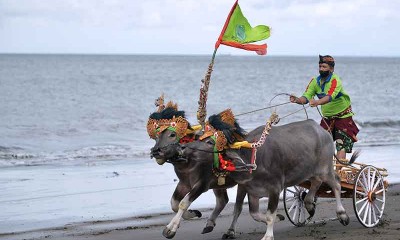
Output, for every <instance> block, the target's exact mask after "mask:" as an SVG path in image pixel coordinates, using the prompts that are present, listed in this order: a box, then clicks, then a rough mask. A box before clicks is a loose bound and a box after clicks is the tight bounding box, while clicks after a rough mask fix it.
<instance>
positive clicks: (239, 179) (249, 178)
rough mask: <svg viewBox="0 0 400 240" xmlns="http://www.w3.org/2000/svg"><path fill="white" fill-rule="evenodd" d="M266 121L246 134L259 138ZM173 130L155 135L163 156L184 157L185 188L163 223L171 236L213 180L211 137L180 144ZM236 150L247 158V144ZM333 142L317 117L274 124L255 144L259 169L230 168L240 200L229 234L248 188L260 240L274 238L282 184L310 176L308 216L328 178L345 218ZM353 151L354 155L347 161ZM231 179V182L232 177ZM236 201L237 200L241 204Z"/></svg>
mask: <svg viewBox="0 0 400 240" xmlns="http://www.w3.org/2000/svg"><path fill="white" fill-rule="evenodd" d="M263 129H264V126H260V127H258V128H257V129H255V130H253V131H252V132H250V133H249V134H248V135H247V137H246V140H247V141H249V142H250V141H253V140H254V139H259V138H260V136H261V134H262V132H263ZM172 138H173V136H172V135H171V132H168V131H165V132H163V133H162V134H161V135H160V137H159V140H158V143H157V144H158V145H159V146H165V149H164V150H163V151H162V152H163V154H164V155H165V157H167V156H168V157H167V158H175V157H176V156H181V157H182V158H185V159H187V163H185V164H187V165H186V169H187V170H188V175H187V177H188V184H190V190H189V193H188V194H187V195H186V196H185V197H184V198H183V199H182V200H181V201H180V203H179V210H178V212H177V214H176V216H175V217H174V218H173V219H172V220H171V222H170V223H169V224H168V225H167V226H166V228H165V229H164V231H163V235H164V236H165V237H167V238H172V237H174V235H175V234H176V231H177V229H178V227H179V224H180V221H181V217H182V216H183V215H184V213H185V212H186V210H187V209H188V208H189V206H190V204H191V203H192V202H193V201H194V200H196V199H197V198H198V197H199V196H200V195H201V194H202V193H203V192H206V191H207V190H208V189H210V188H212V187H213V186H215V185H216V177H215V176H214V175H213V164H212V163H213V154H214V153H213V149H214V146H213V143H211V144H210V141H206V142H200V141H195V142H192V143H188V144H186V145H184V146H182V147H180V146H179V145H173V144H170V143H171V139H172ZM239 155H240V156H241V158H242V159H243V160H245V162H247V163H250V160H251V150H250V149H242V150H240V151H239ZM333 156H334V143H333V141H332V137H331V135H330V134H329V133H328V132H327V131H325V130H324V129H323V128H321V127H320V126H319V125H318V124H317V123H316V122H315V121H313V120H306V121H301V122H295V123H291V124H287V125H283V126H278V127H273V128H272V129H271V130H270V134H269V136H268V138H267V140H266V141H265V143H264V144H263V145H262V146H261V147H259V148H258V150H257V154H256V164H257V169H256V170H255V171H253V172H252V173H249V172H232V173H230V174H229V179H227V180H229V181H228V182H227V185H234V184H235V182H236V183H238V184H239V185H238V197H237V199H238V202H237V203H236V206H235V214H234V217H235V219H234V222H233V223H232V226H231V229H230V230H229V231H228V234H232V231H233V232H234V225H235V222H236V218H237V216H238V215H239V214H240V210H241V204H242V203H243V198H244V197H245V195H246V193H247V194H248V198H249V209H250V214H251V216H252V217H253V218H254V220H256V221H260V222H264V223H266V224H267V231H266V233H265V235H264V237H263V238H262V240H267V239H273V224H274V222H275V219H276V216H277V213H276V210H277V206H278V202H279V195H280V193H281V191H282V190H283V189H284V188H285V187H289V186H294V185H298V184H300V183H303V182H305V181H310V183H311V187H310V191H309V192H308V194H307V196H306V197H305V200H304V201H305V207H306V209H307V211H308V212H309V214H310V218H311V217H312V216H313V215H314V212H315V203H314V196H315V193H316V191H317V190H318V188H319V186H320V185H321V184H322V183H323V182H324V183H326V184H328V185H329V186H330V187H331V188H332V190H333V192H334V195H335V198H336V204H337V209H336V213H337V216H338V218H339V220H340V222H341V223H342V224H343V225H347V224H348V223H349V217H348V215H347V214H346V211H345V209H344V208H343V205H342V203H341V199H340V191H341V186H340V181H339V179H338V177H337V175H336V173H335V171H334V168H333V161H332V159H333ZM356 157H357V154H354V155H353V156H352V159H351V161H354V159H355V158H356ZM232 180H233V181H234V182H231V181H232ZM262 197H268V198H269V202H268V210H267V213H266V214H262V213H261V212H259V199H260V198H262ZM239 205H240V206H239Z"/></svg>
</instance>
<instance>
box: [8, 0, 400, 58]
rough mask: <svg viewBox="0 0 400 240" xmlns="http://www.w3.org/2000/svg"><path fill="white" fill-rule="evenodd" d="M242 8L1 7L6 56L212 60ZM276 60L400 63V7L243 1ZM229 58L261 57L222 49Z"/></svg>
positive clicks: (192, 3)
mask: <svg viewBox="0 0 400 240" xmlns="http://www.w3.org/2000/svg"><path fill="white" fill-rule="evenodd" d="M233 3H234V0H0V52H1V53H96V54H101V53H106V54H112V53H118V54H212V52H213V50H214V43H215V41H216V40H217V38H218V36H219V34H220V31H221V28H222V26H223V24H224V22H225V19H226V17H227V15H228V12H229V10H230V8H231V7H232V5H233ZM239 4H240V6H241V8H242V12H243V14H244V15H245V16H246V17H247V19H248V20H249V22H250V24H251V25H252V26H256V25H259V24H265V25H269V26H270V27H271V28H272V33H271V37H270V38H269V39H267V40H265V41H264V42H266V43H267V44H268V54H269V55H317V54H319V53H320V54H332V55H335V56H338V55H344V56H354V55H357V56H400V47H399V42H400V14H399V10H400V0H326V1H316V0H303V1H301V0H297V1H296V0H241V1H239ZM218 51H219V52H220V53H226V54H254V53H249V52H247V51H245V50H236V49H234V48H230V47H226V46H221V47H220V48H219V50H218Z"/></svg>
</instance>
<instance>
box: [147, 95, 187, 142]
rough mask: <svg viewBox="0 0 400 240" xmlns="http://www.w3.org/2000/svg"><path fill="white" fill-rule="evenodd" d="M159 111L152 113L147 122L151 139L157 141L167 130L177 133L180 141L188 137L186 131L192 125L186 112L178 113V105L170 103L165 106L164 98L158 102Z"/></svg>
mask: <svg viewBox="0 0 400 240" xmlns="http://www.w3.org/2000/svg"><path fill="white" fill-rule="evenodd" d="M155 104H156V106H157V107H158V111H156V112H154V113H152V114H151V115H150V117H149V120H148V121H147V133H148V134H149V136H150V138H152V139H156V137H157V134H160V133H162V132H163V131H165V130H166V129H169V130H171V131H174V132H176V135H177V137H178V139H181V138H182V137H184V136H185V135H186V130H187V129H188V128H189V129H190V124H189V122H188V121H187V120H186V118H185V112H184V111H178V105H177V104H174V103H173V102H171V101H170V102H168V103H167V105H166V106H165V105H164V96H163V95H162V96H161V97H160V98H158V99H157V100H156V103H155Z"/></svg>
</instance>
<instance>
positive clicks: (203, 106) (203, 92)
mask: <svg viewBox="0 0 400 240" xmlns="http://www.w3.org/2000/svg"><path fill="white" fill-rule="evenodd" d="M216 53H217V48H216V49H215V50H214V54H213V56H212V58H211V62H210V64H209V65H208V69H207V72H206V75H205V76H204V78H203V79H202V80H201V87H200V99H199V109H198V110H197V120H198V121H199V124H200V125H201V128H202V129H204V124H205V120H206V116H207V96H208V86H209V85H210V80H211V73H212V71H213V66H214V59H215V54H216Z"/></svg>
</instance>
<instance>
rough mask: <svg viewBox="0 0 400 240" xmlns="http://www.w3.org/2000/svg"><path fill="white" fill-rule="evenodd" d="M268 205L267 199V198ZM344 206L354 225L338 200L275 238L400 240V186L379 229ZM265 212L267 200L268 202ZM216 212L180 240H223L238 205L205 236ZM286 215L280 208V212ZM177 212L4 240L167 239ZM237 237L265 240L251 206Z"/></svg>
mask: <svg viewBox="0 0 400 240" xmlns="http://www.w3.org/2000/svg"><path fill="white" fill-rule="evenodd" d="M262 201H264V200H262ZM343 203H344V206H345V208H346V210H347V213H348V214H349V216H350V224H349V225H348V226H342V225H341V224H340V223H339V221H337V220H334V218H335V216H336V214H335V206H336V204H335V202H334V200H333V199H320V200H318V204H317V210H316V215H315V216H314V218H313V221H312V222H311V223H309V224H308V225H307V226H304V227H295V226H293V225H292V224H291V223H290V222H289V220H287V219H285V220H284V221H282V222H279V223H276V224H275V228H274V234H275V239H368V238H372V239H400V185H399V184H396V185H390V186H389V188H388V192H387V195H386V205H385V210H384V216H383V219H382V220H381V222H380V223H379V224H378V226H376V227H374V228H365V227H363V226H362V225H361V224H360V223H359V222H358V220H357V218H356V216H355V213H354V209H353V201H352V199H343ZM262 205H263V206H264V208H263V209H262V210H263V211H265V206H266V201H264V203H262ZM210 210H211V209H202V213H203V217H202V218H200V219H192V220H183V221H182V223H181V226H180V228H179V229H178V232H177V234H176V236H175V237H174V239H176V240H183V239H185V240H187V239H190V240H203V239H210V240H214V239H221V237H222V235H223V234H224V233H225V231H226V230H227V229H228V227H229V225H230V221H231V219H232V215H231V213H232V211H233V205H232V204H229V205H228V206H227V207H226V208H225V209H224V211H223V212H222V214H221V216H220V217H219V218H218V219H217V226H216V227H215V228H214V231H213V232H211V233H208V234H201V231H202V229H203V227H204V225H205V222H206V218H207V217H208V216H209V215H210V213H211V211H210ZM278 212H279V213H280V214H282V215H284V216H285V212H284V210H283V209H282V206H281V205H280V209H279V211H278ZM172 217H173V214H158V215H149V216H143V217H135V218H125V219H118V220H112V221H96V222H86V223H78V224H76V225H74V224H69V225H65V226H64V227H61V228H58V229H42V230H35V231H30V232H25V233H19V234H9V235H0V239H9V240H11V239H62V240H73V239H74V240H83V239H86V240H109V239H113V240H125V239H126V240H128V239H129V240H132V239H135V240H136V239H137V240H139V239H146V240H147V239H154V240H156V239H165V238H164V237H163V236H162V231H163V229H164V226H165V225H166V224H167V223H168V222H169V221H170V219H171V218H172ZM237 226H238V227H237V230H236V232H237V235H236V238H237V239H242V240H253V239H261V238H262V237H263V235H264V233H265V230H266V227H265V225H264V224H262V223H258V222H255V221H254V220H253V219H252V218H251V216H250V215H249V212H248V206H247V205H245V206H244V208H243V212H242V215H241V216H240V218H239V221H238V225H237Z"/></svg>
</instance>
